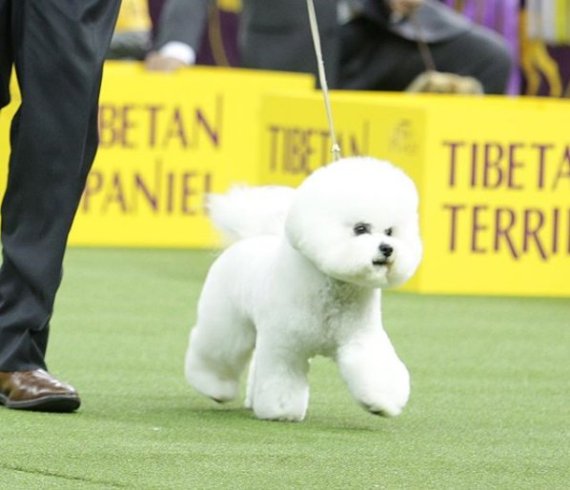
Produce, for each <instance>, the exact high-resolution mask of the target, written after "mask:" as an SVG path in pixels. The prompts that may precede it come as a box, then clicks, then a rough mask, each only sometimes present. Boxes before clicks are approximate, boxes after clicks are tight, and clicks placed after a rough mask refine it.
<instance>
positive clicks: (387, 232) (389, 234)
mask: <svg viewBox="0 0 570 490" xmlns="http://www.w3.org/2000/svg"><path fill="white" fill-rule="evenodd" d="M384 233H385V234H386V235H388V236H392V233H394V229H393V228H391V227H390V228H386V229H385V230H384Z"/></svg>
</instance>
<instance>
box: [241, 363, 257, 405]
mask: <svg viewBox="0 0 570 490" xmlns="http://www.w3.org/2000/svg"><path fill="white" fill-rule="evenodd" d="M254 372H255V352H254V353H253V355H252V356H251V361H250V363H249V370H248V374H247V389H246V392H245V402H244V406H245V408H249V409H252V408H253V373H254Z"/></svg>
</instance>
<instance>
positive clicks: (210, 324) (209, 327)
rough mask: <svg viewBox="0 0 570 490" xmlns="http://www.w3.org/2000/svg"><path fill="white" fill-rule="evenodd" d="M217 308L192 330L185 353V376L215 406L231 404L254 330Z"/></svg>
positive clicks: (245, 322)
mask: <svg viewBox="0 0 570 490" xmlns="http://www.w3.org/2000/svg"><path fill="white" fill-rule="evenodd" d="M225 308H228V306H226V307H224V306H223V305H218V306H217V310H216V311H215V312H208V313H210V314H209V315H205V317H204V319H202V320H200V321H199V322H198V324H197V325H196V326H195V327H194V328H193V329H192V331H191V333H190V344H189V346H188V350H187V352H186V364H185V374H186V379H187V380H188V382H189V383H190V384H191V385H192V386H193V387H194V388H195V389H196V390H198V391H199V392H200V393H202V394H204V395H206V396H209V397H210V398H212V399H213V400H216V401H217V402H226V401H229V400H233V399H234V398H235V397H236V396H237V394H238V391H239V380H240V376H241V373H242V372H243V370H244V368H245V366H246V365H247V362H248V361H249V358H250V356H251V352H252V350H253V346H254V344H255V329H254V327H253V325H251V323H250V322H248V321H246V320H242V319H240V318H239V316H238V315H235V314H232V313H231V312H224V311H223V310H224V309H225Z"/></svg>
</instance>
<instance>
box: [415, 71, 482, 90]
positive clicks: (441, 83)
mask: <svg viewBox="0 0 570 490" xmlns="http://www.w3.org/2000/svg"><path fill="white" fill-rule="evenodd" d="M406 91H407V92H429V93H436V94H471V95H482V94H483V93H484V92H483V85H481V82H479V80H477V79H475V78H473V77H463V76H460V75H456V74H455V73H443V72H439V71H426V72H423V73H422V74H420V75H419V76H418V77H416V79H415V80H413V81H412V83H411V84H410V85H408V87H407V88H406Z"/></svg>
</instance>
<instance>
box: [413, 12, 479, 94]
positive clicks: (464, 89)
mask: <svg viewBox="0 0 570 490" xmlns="http://www.w3.org/2000/svg"><path fill="white" fill-rule="evenodd" d="M410 20H411V21H412V23H413V25H414V29H415V30H416V32H417V35H418V36H417V37H418V50H419V52H420V55H421V57H422V60H423V62H424V65H425V67H426V71H425V72H423V73H421V74H420V75H418V76H417V77H416V78H415V79H414V80H412V83H410V85H408V87H407V88H406V91H407V92H429V93H436V94H470V95H483V94H484V90H483V85H482V84H481V82H480V81H479V80H477V79H476V78H473V77H465V76H461V75H456V74H455V73H445V72H440V71H437V68H436V66H435V61H434V59H433V55H432V53H431V49H430V48H429V45H428V43H427V42H426V41H425V40H424V37H423V35H422V28H421V25H420V23H419V21H418V19H417V17H416V16H415V15H414V14H412V15H411V16H410Z"/></svg>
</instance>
